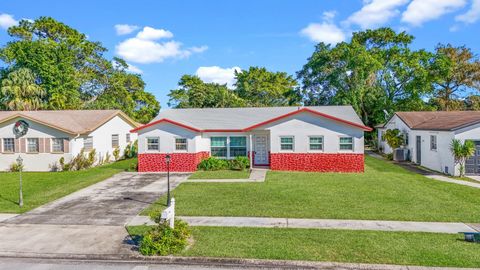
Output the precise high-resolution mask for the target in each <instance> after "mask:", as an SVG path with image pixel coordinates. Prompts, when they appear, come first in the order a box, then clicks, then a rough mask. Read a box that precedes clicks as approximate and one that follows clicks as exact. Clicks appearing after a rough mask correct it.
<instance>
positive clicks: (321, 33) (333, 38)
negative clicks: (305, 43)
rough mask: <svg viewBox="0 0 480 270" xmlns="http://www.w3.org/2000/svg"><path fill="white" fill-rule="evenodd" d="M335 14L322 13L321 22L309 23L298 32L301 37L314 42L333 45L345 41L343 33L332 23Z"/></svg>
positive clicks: (331, 12) (332, 12)
mask: <svg viewBox="0 0 480 270" xmlns="http://www.w3.org/2000/svg"><path fill="white" fill-rule="evenodd" d="M335 15H336V13H335V12H334V11H327V12H324V13H323V22H321V23H310V24H309V25H308V26H307V27H305V28H303V29H302V30H301V31H300V34H301V35H302V36H305V37H308V38H309V39H310V40H312V41H315V42H324V43H327V44H332V45H335V44H337V43H339V42H342V41H344V40H345V33H344V32H343V31H342V29H340V28H339V27H337V26H336V25H335V23H333V19H334V18H335Z"/></svg>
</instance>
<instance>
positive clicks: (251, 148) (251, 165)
mask: <svg viewBox="0 0 480 270" xmlns="http://www.w3.org/2000/svg"><path fill="white" fill-rule="evenodd" d="M248 140H249V148H250V151H249V156H250V170H252V169H253V140H252V133H250V134H249V135H248Z"/></svg>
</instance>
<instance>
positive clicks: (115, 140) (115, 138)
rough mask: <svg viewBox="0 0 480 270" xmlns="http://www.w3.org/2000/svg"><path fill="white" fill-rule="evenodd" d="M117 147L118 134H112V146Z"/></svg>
mask: <svg viewBox="0 0 480 270" xmlns="http://www.w3.org/2000/svg"><path fill="white" fill-rule="evenodd" d="M116 147H118V134H113V135H112V148H116Z"/></svg>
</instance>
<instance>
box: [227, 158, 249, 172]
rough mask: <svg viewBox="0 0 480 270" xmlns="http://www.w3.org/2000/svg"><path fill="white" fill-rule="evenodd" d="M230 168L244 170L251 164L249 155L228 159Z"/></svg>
mask: <svg viewBox="0 0 480 270" xmlns="http://www.w3.org/2000/svg"><path fill="white" fill-rule="evenodd" d="M228 163H229V167H230V170H235V171H243V170H245V169H246V168H248V167H249V166H250V160H249V159H248V157H240V156H239V157H235V158H234V159H232V160H229V161H228Z"/></svg>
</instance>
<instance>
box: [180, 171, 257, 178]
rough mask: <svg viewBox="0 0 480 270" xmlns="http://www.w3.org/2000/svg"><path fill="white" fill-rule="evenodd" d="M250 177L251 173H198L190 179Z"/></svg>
mask: <svg viewBox="0 0 480 270" xmlns="http://www.w3.org/2000/svg"><path fill="white" fill-rule="evenodd" d="M248 177H250V171H249V170H248V169H247V170H243V171H233V170H221V171H196V172H195V173H193V174H192V175H191V176H190V177H189V178H188V179H247V178H248Z"/></svg>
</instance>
